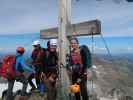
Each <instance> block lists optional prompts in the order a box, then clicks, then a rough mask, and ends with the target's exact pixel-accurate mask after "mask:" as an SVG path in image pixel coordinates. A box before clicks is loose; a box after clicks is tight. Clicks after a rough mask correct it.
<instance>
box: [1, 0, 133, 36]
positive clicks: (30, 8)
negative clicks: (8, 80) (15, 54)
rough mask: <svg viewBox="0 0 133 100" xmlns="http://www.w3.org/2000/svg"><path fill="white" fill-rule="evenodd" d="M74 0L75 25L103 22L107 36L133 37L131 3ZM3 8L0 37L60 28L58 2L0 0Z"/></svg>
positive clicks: (103, 29)
mask: <svg viewBox="0 0 133 100" xmlns="http://www.w3.org/2000/svg"><path fill="white" fill-rule="evenodd" d="M72 1H73V3H72V22H80V21H85V20H92V19H100V20H101V22H102V33H103V34H104V35H105V36H121V35H122V36H125V35H128V36H133V31H132V29H131V28H132V25H131V24H130V23H131V21H132V18H133V13H132V9H133V6H132V3H127V2H126V1H125V0H121V2H120V3H119V4H118V3H114V2H113V1H114V0H102V1H100V2H97V1H96V0H92V1H91V0H80V1H79V2H76V0H72ZM0 7H1V9H0V12H1V16H0V22H1V23H0V27H1V29H0V34H9V33H17V34H20V33H33V32H39V31H40V29H44V28H48V27H53V26H57V25H58V0H0Z"/></svg>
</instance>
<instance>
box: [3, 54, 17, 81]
mask: <svg viewBox="0 0 133 100" xmlns="http://www.w3.org/2000/svg"><path fill="white" fill-rule="evenodd" d="M15 61H16V56H15V55H7V56H5V57H4V58H3V63H2V65H1V69H0V75H1V76H2V77H3V78H5V79H13V78H14V76H15V69H14V65H15Z"/></svg>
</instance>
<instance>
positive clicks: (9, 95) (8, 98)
mask: <svg viewBox="0 0 133 100" xmlns="http://www.w3.org/2000/svg"><path fill="white" fill-rule="evenodd" d="M14 82H15V80H13V79H12V80H8V89H7V94H6V100H13V86H14Z"/></svg>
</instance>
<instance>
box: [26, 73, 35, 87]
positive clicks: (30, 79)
mask: <svg viewBox="0 0 133 100" xmlns="http://www.w3.org/2000/svg"><path fill="white" fill-rule="evenodd" d="M33 78H35V74H34V73H33V74H31V75H30V76H29V77H28V83H29V85H30V86H31V87H32V89H36V86H35V84H34V83H33V82H32V79H33Z"/></svg>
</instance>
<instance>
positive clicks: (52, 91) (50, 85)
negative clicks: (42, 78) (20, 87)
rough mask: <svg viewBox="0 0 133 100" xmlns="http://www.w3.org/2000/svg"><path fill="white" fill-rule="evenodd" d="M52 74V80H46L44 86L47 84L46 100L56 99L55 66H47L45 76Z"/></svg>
mask: <svg viewBox="0 0 133 100" xmlns="http://www.w3.org/2000/svg"><path fill="white" fill-rule="evenodd" d="M51 76H53V79H54V80H55V81H54V82H51V81H50V80H48V82H47V84H46V86H47V100H56V94H57V93H56V92H57V91H56V90H57V89H56V79H57V76H58V75H57V68H56V67H55V66H54V67H49V68H47V78H49V77H51Z"/></svg>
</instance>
